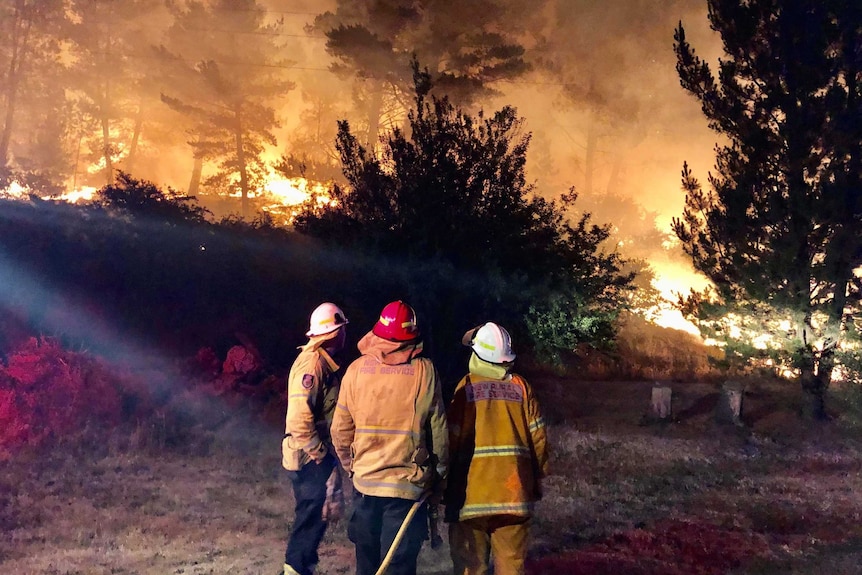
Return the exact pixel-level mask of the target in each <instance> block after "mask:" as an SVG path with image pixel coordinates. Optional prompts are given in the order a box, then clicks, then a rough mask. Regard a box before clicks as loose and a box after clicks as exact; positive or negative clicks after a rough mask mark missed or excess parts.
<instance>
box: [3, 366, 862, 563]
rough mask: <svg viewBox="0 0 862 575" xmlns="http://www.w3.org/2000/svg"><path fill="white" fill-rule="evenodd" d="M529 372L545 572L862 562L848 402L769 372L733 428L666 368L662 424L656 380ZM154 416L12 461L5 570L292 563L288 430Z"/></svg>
mask: <svg viewBox="0 0 862 575" xmlns="http://www.w3.org/2000/svg"><path fill="white" fill-rule="evenodd" d="M530 379H531V381H532V382H533V383H534V385H535V386H536V388H537V389H538V392H539V396H540V400H541V401H542V403H543V407H544V408H545V413H546V416H547V419H548V421H549V424H550V435H551V439H552V447H553V449H554V455H553V457H552V474H551V476H550V477H549V478H548V479H547V480H546V482H545V485H544V490H545V497H544V499H543V501H542V502H541V503H540V504H539V507H538V510H537V515H536V518H535V521H534V525H533V538H532V541H531V547H530V560H529V573H530V574H532V575H545V574H547V575H550V574H558V573H570V574H575V575H580V574H591V575H599V574H608V575H610V574H615V575H616V574H632V575H719V574H735V575H741V574H751V575H754V574H758V575H768V574H774V575H778V574H808V573H812V574H813V573H830V574H853V573H862V568H860V567H859V566H860V565H862V521H860V519H862V474H860V470H862V459H860V453H862V449H860V445H859V443H858V441H857V439H856V436H855V430H856V429H857V428H856V427H854V426H853V425H852V423H853V422H852V421H851V419H850V417H849V415H848V413H849V412H848V411H846V410H844V409H845V407H846V406H844V405H842V406H836V407H835V408H833V412H832V415H833V419H832V420H830V421H828V422H809V421H805V420H802V419H800V417H799V415H798V412H799V394H798V393H797V390H796V389H795V387H793V388H791V387H788V385H789V384H778V383H776V382H761V383H755V384H749V385H748V387H747V388H746V392H745V395H744V402H743V416H742V420H741V421H740V424H739V425H732V424H731V425H723V424H718V423H717V422H716V421H715V419H714V417H713V414H714V410H715V406H716V404H717V402H718V400H719V396H720V393H721V387H720V385H718V384H711V383H695V382H663V384H666V385H669V386H671V388H672V389H673V397H674V399H673V414H672V416H671V418H670V420H668V421H664V422H656V421H652V420H651V419H650V418H648V417H644V416H645V415H647V414H648V411H649V404H650V392H651V388H652V386H653V385H654V382H586V381H577V380H572V379H567V378H559V377H551V376H533V377H531V378H530ZM225 409H228V408H227V407H226V408H225ZM148 425H149V424H148V423H142V424H140V429H139V430H138V433H137V436H135V434H132V436H131V437H127V436H121V435H117V436H114V435H108V436H102V437H96V438H93V439H92V440H91V442H90V443H89V444H87V445H75V446H66V447H65V448H64V449H62V450H59V449H55V450H53V451H52V452H49V453H32V454H22V455H20V456H18V457H16V458H13V459H11V460H9V461H6V462H4V463H2V464H0V465H2V467H0V529H2V531H3V532H4V533H5V534H7V536H6V537H4V538H3V539H2V540H0V572H2V573H15V574H21V575H27V574H37V573H38V574H52V575H60V574H86V575H91V574H92V575H100V574H109V573H110V574H153V575H166V574H185V575H193V574H194V575H202V574H249V575H251V574H258V573H259V574H264V575H275V574H276V573H278V571H279V569H280V565H281V561H282V554H283V546H284V538H285V535H286V533H287V529H288V527H289V524H290V521H291V509H292V498H291V494H290V489H289V487H288V486H287V484H286V481H285V478H284V476H283V474H282V473H281V471H280V469H279V460H278V449H279V448H278V446H279V443H280V431H279V430H278V429H276V428H273V427H271V426H266V425H262V424H258V423H256V422H254V421H239V420H228V422H227V423H225V424H224V425H222V427H220V428H218V429H217V430H214V433H211V434H208V435H207V440H206V441H189V442H188V443H187V444H186V445H181V446H172V445H152V444H151V443H149V442H147V441H145V440H144V438H146V437H148V433H147V431H148V427H147V426H148ZM443 532H444V539H445V527H444V529H443ZM320 554H321V561H320V569H319V573H321V574H336V573H352V572H353V551H352V547H351V545H350V542H349V541H348V540H347V538H346V535H345V525H344V522H341V523H339V524H338V525H336V526H333V527H332V528H331V529H330V530H329V532H328V533H327V536H326V538H325V540H324V543H323V545H322V546H321V551H320ZM420 559H421V560H420V570H419V572H420V573H421V574H423V575H432V574H433V575H443V574H444V573H449V572H450V570H451V563H450V562H449V558H448V548H447V547H446V546H445V544H444V546H443V548H441V549H439V550H431V549H427V548H426V549H424V550H423V552H422V556H421V558H420Z"/></svg>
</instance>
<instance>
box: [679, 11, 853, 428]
mask: <svg viewBox="0 0 862 575" xmlns="http://www.w3.org/2000/svg"><path fill="white" fill-rule="evenodd" d="M708 5H709V19H710V22H711V24H712V27H713V29H714V30H716V31H718V32H719V33H720V34H721V38H722V42H723V46H724V52H725V57H724V58H723V59H722V60H721V62H720V64H719V71H718V76H717V78H716V76H714V75H713V72H712V70H711V68H710V66H709V65H708V64H707V63H706V62H704V61H702V60H701V59H700V58H699V57H698V56H697V55H696V54H695V52H694V50H693V48H692V47H691V46H690V45H689V43H688V42H687V40H686V37H685V31H684V29H683V27H682V25H680V26H679V27H678V28H677V30H676V34H675V40H676V44H675V49H676V54H677V62H678V63H677V70H678V71H679V76H680V80H681V83H682V86H683V87H684V88H685V89H686V90H687V91H688V92H690V93H691V94H693V95H694V96H695V97H696V98H697V99H698V100H699V101H700V102H701V105H702V109H703V113H704V115H705V116H706V118H707V120H708V121H709V126H710V127H711V128H712V129H713V130H715V131H716V132H717V133H718V134H720V135H721V136H722V137H723V138H725V139H726V141H727V143H726V144H724V145H720V146H718V147H717V149H716V153H717V155H716V172H715V173H714V174H710V177H709V187H710V189H709V190H707V191H704V190H703V189H702V187H701V185H700V183H699V182H698V181H697V180H696V179H695V178H694V176H693V175H692V174H691V172H690V171H689V169H688V167H687V166H685V167H684V168H683V173H682V176H683V187H684V188H685V191H686V209H685V212H684V215H683V217H682V218H681V219H679V220H675V222H674V230H675V232H676V234H677V236H678V237H679V238H680V239H681V240H682V242H683V244H684V246H685V250H686V252H687V253H688V254H689V255H690V256H691V258H692V261H693V262H694V264H695V266H696V267H697V269H699V270H700V271H702V272H703V273H704V274H706V275H707V276H708V277H709V278H710V279H712V281H713V282H714V283H715V286H716V291H717V295H718V297H719V298H721V301H723V302H727V303H733V304H736V305H739V306H743V307H745V306H748V307H757V306H758V305H760V306H762V305H767V306H769V307H770V308H771V309H772V310H775V311H774V312H773V313H779V314H782V315H783V316H784V317H787V318H788V319H790V320H791V321H792V322H793V324H794V327H793V328H792V329H791V330H789V331H785V337H786V338H787V340H788V342H789V344H790V347H791V348H792V349H793V351H794V362H795V367H796V368H797V369H798V373H799V375H800V380H801V383H802V386H803V388H804V390H805V391H806V392H808V394H809V397H810V398H811V400H812V403H811V406H812V413H813V414H814V415H816V416H823V415H824V394H825V391H826V389H827V387H828V385H829V382H830V379H831V378H832V375H833V369H834V360H835V351H836V346H837V345H839V343H840V342H841V340H842V339H843V338H844V336H845V334H846V333H847V331H846V328H847V326H848V325H850V326H852V324H853V322H854V321H855V320H856V319H858V315H859V298H860V283H859V278H858V277H857V275H856V274H855V270H857V269H858V268H859V267H860V266H862V236H860V235H859V233H858V230H859V226H860V223H862V222H860V220H862V189H860V180H859V178H860V174H862V107H860V102H862V89H860V81H862V58H860V54H862V5H860V4H859V3H858V2H853V1H844V0H835V1H831V0H830V1H826V2H822V1H815V0H808V1H805V0H798V1H793V2H781V1H778V0H753V1H750V2H742V1H738V0H736V1H735V0H710V1H709V3H708ZM703 309H704V307H703V306H695V311H697V310H703Z"/></svg>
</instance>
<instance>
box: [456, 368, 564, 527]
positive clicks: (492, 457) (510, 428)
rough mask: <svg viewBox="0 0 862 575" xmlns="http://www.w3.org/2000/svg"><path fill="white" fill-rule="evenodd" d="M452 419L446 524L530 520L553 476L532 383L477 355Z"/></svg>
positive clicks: (458, 393)
mask: <svg viewBox="0 0 862 575" xmlns="http://www.w3.org/2000/svg"><path fill="white" fill-rule="evenodd" d="M477 372H478V373H477ZM448 419H449V448H450V449H451V450H452V458H451V460H450V469H449V480H448V482H447V486H446V493H445V497H444V503H445V504H446V519H447V520H448V521H459V520H464V519H470V518H473V517H485V516H490V515H518V516H527V517H529V516H530V515H531V514H532V509H533V506H534V503H535V502H536V501H538V500H539V499H541V479H542V478H543V477H544V476H545V475H546V474H547V472H548V446H547V443H548V442H547V435H546V431H545V424H544V422H543V421H542V416H541V413H540V411H539V404H538V402H537V401H536V398H535V396H534V395H533V390H532V388H531V387H530V385H529V384H528V383H527V381H526V380H525V379H524V378H523V377H521V376H520V375H517V374H510V373H506V371H505V369H501V368H500V366H495V365H493V364H488V363H486V362H483V361H482V360H481V359H479V358H478V357H477V356H476V355H475V354H473V358H472V359H471V361H470V373H469V374H468V375H466V376H465V377H464V378H463V379H462V380H461V381H460V382H458V385H457V386H456V388H455V395H454V397H453V398H452V402H451V404H450V405H449V410H448Z"/></svg>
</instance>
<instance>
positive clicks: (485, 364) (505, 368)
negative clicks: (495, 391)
mask: <svg viewBox="0 0 862 575" xmlns="http://www.w3.org/2000/svg"><path fill="white" fill-rule="evenodd" d="M468 368H469V370H470V373H472V374H473V375H479V376H481V377H488V378H491V379H499V380H503V379H505V378H506V376H508V375H509V370H510V369H511V368H512V363H491V362H489V361H485V360H484V359H482V358H481V357H479V356H478V355H476V352H473V353H472V354H470V364H469V366H468Z"/></svg>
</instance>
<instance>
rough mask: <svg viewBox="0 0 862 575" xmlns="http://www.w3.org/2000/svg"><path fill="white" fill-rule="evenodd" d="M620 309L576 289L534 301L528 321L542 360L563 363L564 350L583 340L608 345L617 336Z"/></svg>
mask: <svg viewBox="0 0 862 575" xmlns="http://www.w3.org/2000/svg"><path fill="white" fill-rule="evenodd" d="M617 314H618V310H616V309H612V308H606V309H602V308H600V307H598V306H595V305H591V304H590V302H586V301H584V300H583V299H582V298H580V297H578V295H577V294H576V293H572V294H565V295H564V294H556V295H554V296H553V297H552V298H551V299H550V300H548V301H544V302H542V303H541V304H539V305H535V304H534V305H531V306H530V307H529V309H528V311H527V316H526V318H525V322H526V324H527V330H528V331H529V333H530V335H531V338H532V340H533V342H534V345H535V350H534V351H535V354H536V357H537V359H538V360H539V361H540V362H547V363H550V364H551V365H554V366H557V367H562V365H563V355H561V352H563V353H565V352H572V351H574V350H575V349H577V347H578V345H579V344H581V343H583V342H598V343H599V344H601V345H604V346H607V345H608V344H609V343H610V342H611V341H612V340H613V338H614V335H615V334H614V330H613V327H614V325H615V320H616V318H617Z"/></svg>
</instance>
